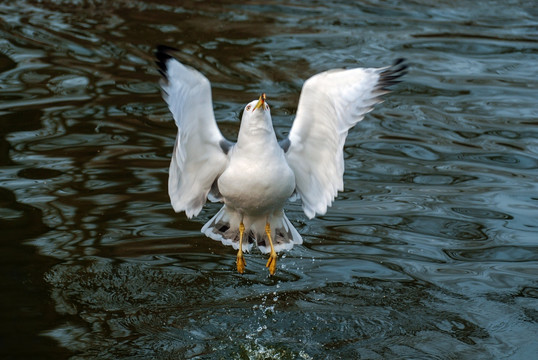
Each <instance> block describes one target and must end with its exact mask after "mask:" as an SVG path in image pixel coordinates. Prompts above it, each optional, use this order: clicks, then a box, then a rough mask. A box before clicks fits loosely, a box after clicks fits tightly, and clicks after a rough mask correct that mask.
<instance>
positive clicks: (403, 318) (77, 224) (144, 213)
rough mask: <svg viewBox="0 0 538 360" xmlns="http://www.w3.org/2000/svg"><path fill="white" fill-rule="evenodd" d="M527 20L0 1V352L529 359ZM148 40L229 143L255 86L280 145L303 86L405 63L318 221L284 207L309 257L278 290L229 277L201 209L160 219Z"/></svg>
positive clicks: (170, 133) (535, 150)
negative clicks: (200, 75)
mask: <svg viewBox="0 0 538 360" xmlns="http://www.w3.org/2000/svg"><path fill="white" fill-rule="evenodd" d="M537 15H538V14H537V13H536V10H535V9H534V7H532V6H531V4H530V3H526V2H523V1H520V2H518V1H513V2H510V3H506V2H501V1H493V2H491V1H489V2H485V1H484V2H475V3H473V4H472V5H471V4H470V3H467V2H461V1H456V2H453V1H452V2H446V3H444V2H440V3H437V4H436V6H431V5H430V4H429V3H423V2H420V1H413V2H404V3H399V2H390V1H389V2H386V1H384V2H377V1H369V2H364V3H362V4H360V5H359V4H353V3H346V2H344V3H341V2H338V1H329V2H324V3H322V4H305V3H303V2H297V3H293V2H291V3H290V2H279V1H262V2H256V3H249V4H239V3H237V4H236V3H234V2H231V1H225V2H215V3H211V2H204V3H199V2H186V3H185V4H181V5H179V4H177V3H176V2H171V1H166V0H156V1H128V2H127V1H118V2H112V3H111V2H105V1H76V2H73V1H63V0H56V1H53V0H50V1H32V0H24V1H18V2H13V3H11V2H7V3H3V4H0V17H1V19H2V21H1V22H0V31H1V35H2V36H1V37H0V39H1V40H0V49H1V51H0V93H1V99H2V101H0V166H1V167H0V202H1V204H2V206H1V207H0V230H1V240H2V242H1V251H0V254H1V255H0V256H1V261H0V264H1V265H0V267H1V269H2V274H4V288H5V289H6V290H5V291H6V292H5V293H4V294H7V295H4V296H3V297H2V300H1V303H0V305H1V308H2V309H3V313H2V315H1V316H2V317H1V319H2V323H3V325H4V326H3V327H2V330H1V331H0V349H1V350H0V354H2V355H3V356H7V357H9V358H17V357H21V358H23V357H24V358H32V357H34V358H35V357H39V358H51V359H52V358H54V359H58V358H69V357H72V358H76V359H86V358H88V359H91V358H140V359H145V358H216V359H218V358H235V359H266V358H279V359H280V358H282V359H317V358H329V359H348V358H365V359H382V358H428V359H429V358H451V357H463V358H472V359H482V358H483V359H491V358H521V359H525V358H531V357H532V356H533V355H534V354H535V353H536V352H537V351H538V347H537V345H536V343H535V341H534V339H535V337H536V334H537V333H538V324H537V322H538V314H537V311H536V309H537V308H538V300H537V299H538V282H537V281H536V279H537V276H538V240H537V239H538V229H537V225H536V214H537V213H538V212H537V211H538V195H537V194H538V191H537V190H538V185H537V182H536V178H537V176H538V172H537V169H538V141H537V139H538V129H537V125H538V122H537V121H536V119H537V118H538V107H537V106H536V88H537V84H538V82H537V81H536V79H538V76H537V75H538V72H537V69H536V66H535V64H536V60H537V52H538V51H537V50H538V47H537V42H536V32H535V29H536V25H537V23H536V19H537V18H538V17H537ZM158 43H164V44H168V45H173V46H176V47H180V48H181V49H182V53H181V55H180V56H181V59H182V60H183V61H185V62H186V63H188V64H190V65H192V66H194V67H195V68H197V69H200V70H201V71H202V72H204V73H205V74H206V75H207V76H208V78H209V79H210V80H211V81H212V83H213V97H214V100H215V112H216V116H217V118H218V119H221V121H220V123H219V124H220V127H221V129H222V132H223V133H224V134H225V135H226V136H228V137H230V138H233V137H234V136H236V132H237V128H238V125H239V120H238V112H239V110H240V109H241V108H242V107H243V105H244V104H245V103H247V102H248V101H250V100H252V99H254V98H255V97H256V96H257V94H259V93H260V92H265V93H267V94H268V100H269V102H270V103H271V106H272V110H273V111H272V112H273V120H274V124H275V127H276V132H277V134H280V135H285V134H286V133H287V131H288V130H289V126H290V124H291V121H292V120H293V114H294V111H295V106H296V103H297V100H298V95H299V91H300V88H301V85H302V82H303V81H304V79H306V78H307V77H308V76H311V75H312V74H315V73H317V72H320V71H323V70H326V69H329V68H333V67H339V66H357V64H359V65H368V66H380V65H384V64H390V63H391V62H392V60H393V59H394V58H396V57H402V56H403V57H406V58H408V59H409V60H410V62H411V63H412V67H411V70H410V73H409V75H408V76H407V78H406V81H405V82H404V83H402V84H401V85H399V86H398V87H396V91H395V92H394V93H392V94H391V95H390V96H388V97H387V99H386V102H385V103H384V104H383V105H381V106H378V108H377V109H376V110H375V111H374V112H373V113H371V114H370V115H369V116H368V117H367V118H366V119H365V121H363V122H362V123H360V124H359V126H357V128H356V129H355V130H353V131H352V132H351V133H350V136H349V138H348V141H347V147H346V149H345V156H346V175H345V179H344V181H345V187H346V190H345V191H344V192H343V193H341V194H340V197H339V200H338V201H337V202H336V203H335V204H334V205H333V207H332V208H331V209H330V211H329V212H328V213H327V214H326V215H325V216H321V217H319V218H317V219H314V220H307V219H306V217H305V216H304V215H303V214H302V212H301V209H300V205H299V204H297V203H292V204H290V205H289V206H288V210H287V213H288V216H289V218H290V219H292V221H293V222H294V225H295V226H296V227H297V229H298V230H299V231H300V233H301V234H302V236H303V238H304V240H305V243H304V245H303V246H302V247H297V248H295V249H293V251H291V252H289V253H287V254H285V255H283V256H282V260H280V261H279V269H278V271H277V275H276V276H275V277H271V278H269V277H267V273H266V272H265V271H264V264H265V259H264V257H263V256H261V255H260V254H258V253H253V254H250V255H248V256H247V257H248V259H247V262H248V263H249V268H248V269H247V272H246V274H244V275H243V276H241V275H239V274H236V272H235V270H234V269H235V267H234V261H235V256H234V254H233V253H232V252H231V250H230V248H227V247H224V246H222V245H221V244H220V243H217V242H214V241H212V240H210V239H207V238H205V237H203V236H202V235H201V234H200V232H199V229H200V228H201V225H202V224H203V223H205V222H206V221H207V220H209V218H210V217H211V216H212V215H213V214H214V213H215V211H216V210H217V208H218V206H217V205H215V204H213V205H211V204H209V205H208V206H206V208H205V209H204V210H203V212H202V213H201V215H200V217H199V218H197V219H195V220H194V221H187V219H186V218H185V216H184V215H183V214H179V215H178V214H174V213H173V211H172V209H171V206H170V205H169V202H168V196H167V193H166V181H167V172H168V163H169V158H170V154H171V151H172V147H173V141H174V138H175V126H174V124H173V123H172V121H171V117H170V115H169V113H168V110H167V108H166V105H165V103H164V101H162V99H161V97H160V90H159V87H158V79H159V77H158V74H157V71H156V70H155V66H154V65H153V56H152V52H153V50H154V47H155V45H156V44H158ZM14 328H16V329H18V331H17V333H16V334H14V333H13V332H12V329H14ZM28 344H32V346H31V347H30V346H28ZM448 354H450V355H448Z"/></svg>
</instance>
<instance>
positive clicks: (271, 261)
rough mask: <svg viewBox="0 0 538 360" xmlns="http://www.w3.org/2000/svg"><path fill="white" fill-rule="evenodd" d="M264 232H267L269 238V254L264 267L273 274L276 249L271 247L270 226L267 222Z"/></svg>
mask: <svg viewBox="0 0 538 360" xmlns="http://www.w3.org/2000/svg"><path fill="white" fill-rule="evenodd" d="M265 233H266V234H267V238H268V239H269V245H270V246H271V254H269V260H268V261H267V265H265V267H268V268H269V274H271V275H274V274H275V272H276V259H277V256H276V251H275V248H274V247H273V239H271V226H270V225H269V223H266V224H265Z"/></svg>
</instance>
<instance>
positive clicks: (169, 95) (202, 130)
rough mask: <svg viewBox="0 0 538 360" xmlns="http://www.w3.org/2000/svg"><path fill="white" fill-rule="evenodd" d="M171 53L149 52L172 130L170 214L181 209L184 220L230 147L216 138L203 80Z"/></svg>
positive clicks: (205, 194) (198, 207)
mask: <svg viewBox="0 0 538 360" xmlns="http://www.w3.org/2000/svg"><path fill="white" fill-rule="evenodd" d="M174 50H175V49H173V48H169V47H166V46H159V47H158V48H157V51H156V53H155V55H156V57H157V61H156V63H157V65H158V66H159V68H160V72H161V74H162V75H163V76H164V77H165V80H164V81H162V82H161V87H162V89H163V97H164V99H165V100H166V102H167V104H168V107H169V108H170V111H171V112H172V115H173V117H174V120H175V123H176V125H177V129H178V131H177V138H176V143H175V146H174V153H173V155H172V161H171V163H170V172H169V177H168V194H169V195H170V201H171V203H172V206H173V208H174V210H175V211H176V212H180V211H185V213H186V215H187V216H188V217H189V218H190V217H192V216H196V215H198V213H199V212H200V210H202V207H203V206H204V204H205V202H206V200H207V197H208V194H209V192H210V191H211V187H212V185H213V183H214V182H215V180H216V179H217V178H218V176H219V175H220V174H222V172H223V171H224V169H225V168H226V165H227V163H228V156H227V153H228V150H229V148H230V147H231V146H232V143H230V142H229V141H227V140H226V139H225V138H224V137H223V136H222V134H221V132H220V130H219V128H218V126H217V123H216V121H215V115H214V113H213V103H212V99H211V84H210V83H209V80H207V78H206V77H205V76H203V75H202V74H201V73H199V72H198V71H196V70H194V69H192V68H190V67H187V66H185V65H183V64H181V63H180V62H179V61H178V60H177V59H175V58H174V57H173V56H172V55H171V52H172V51H174Z"/></svg>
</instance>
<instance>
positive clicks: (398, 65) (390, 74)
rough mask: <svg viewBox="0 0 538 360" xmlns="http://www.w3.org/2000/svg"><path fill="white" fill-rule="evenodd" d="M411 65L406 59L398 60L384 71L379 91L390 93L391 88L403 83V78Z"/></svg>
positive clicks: (378, 84) (379, 82)
mask: <svg viewBox="0 0 538 360" xmlns="http://www.w3.org/2000/svg"><path fill="white" fill-rule="evenodd" d="M408 68H409V64H407V60H406V59H405V58H397V59H396V60H395V61H394V63H393V64H392V65H391V66H390V67H388V68H386V69H385V70H383V71H382V72H381V74H380V77H379V81H378V83H377V88H378V89H379V90H384V91H389V90H390V89H389V87H391V86H393V85H396V84H399V83H401V80H399V78H401V77H402V76H404V75H405V74H407V69H408Z"/></svg>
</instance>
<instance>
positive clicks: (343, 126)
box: [156, 46, 407, 275]
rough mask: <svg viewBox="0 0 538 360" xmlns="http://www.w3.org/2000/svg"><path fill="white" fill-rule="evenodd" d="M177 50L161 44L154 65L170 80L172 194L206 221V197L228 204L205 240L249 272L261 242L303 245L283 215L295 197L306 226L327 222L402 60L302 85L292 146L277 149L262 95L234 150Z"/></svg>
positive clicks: (275, 246) (178, 207) (200, 82)
mask: <svg viewBox="0 0 538 360" xmlns="http://www.w3.org/2000/svg"><path fill="white" fill-rule="evenodd" d="M174 51H177V50H176V49H173V48H170V47H167V46H159V47H158V48H157V51H156V57H157V61H156V63H157V65H158V66H159V68H160V72H161V74H162V75H163V76H164V77H165V79H164V80H163V81H162V82H161V86H162V89H163V92H164V94H163V97H164V99H165V100H166V102H167V104H168V107H169V108H170V111H171V113H172V115H173V117H174V120H175V123H176V125H177V128H178V132H177V138H176V143H175V146H174V152H173V155H172V161H171V163H170V173H169V180H168V192H169V195H170V200H171V203H172V206H173V208H174V210H175V211H176V212H181V211H184V212H185V214H186V215H187V217H188V218H192V217H193V216H196V215H198V214H199V213H200V211H201V210H202V207H203V206H204V204H205V203H206V201H207V199H209V200H210V201H213V202H216V201H219V202H223V203H224V205H223V206H222V208H221V209H220V211H219V212H218V213H217V214H216V215H215V216H214V217H213V218H212V219H211V220H209V221H208V222H207V223H206V224H205V225H204V226H203V227H202V232H203V233H204V234H205V235H207V236H208V237H210V238H212V239H215V240H219V241H221V242H222V243H223V244H225V245H232V246H233V247H234V249H236V250H238V252H237V270H238V271H239V273H243V272H244V271H245V265H246V264H245V260H244V257H243V252H244V251H247V252H248V251H250V250H251V248H252V245H253V244H254V243H256V245H257V246H258V248H259V249H260V251H261V252H262V253H270V255H269V260H268V261H267V265H266V267H268V268H269V273H270V274H271V275H274V273H275V271H276V263H277V252H279V251H281V250H289V249H291V248H292V247H293V245H294V244H301V243H302V242H303V240H302V238H301V236H300V235H299V233H298V232H297V230H296V229H295V228H294V227H293V225H292V224H291V223H290V221H289V220H288V218H287V217H286V215H285V214H284V210H283V208H284V205H285V204H286V202H287V201H288V199H290V198H299V199H301V201H302V207H303V211H304V213H305V214H306V216H307V217H308V218H310V219H311V218H313V217H314V216H316V214H320V215H322V214H325V212H326V211H327V207H328V206H331V204H332V201H333V200H334V198H335V197H336V195H337V193H338V191H342V190H343V188H344V182H343V175H344V156H343V148H344V142H345V140H346V136H347V134H348V131H349V129H350V128H351V127H353V126H354V125H355V124H357V122H359V121H361V120H362V119H363V118H364V115H365V114H366V113H368V112H370V111H371V110H372V109H373V106H374V105H375V104H377V103H379V102H381V101H382V100H381V99H380V96H381V95H383V94H386V93H388V92H389V89H388V87H389V86H390V85H394V84H396V83H398V82H399V81H397V79H398V78H399V77H400V76H402V75H404V74H405V73H406V71H405V69H406V68H407V65H406V64H405V63H404V59H398V60H396V62H394V64H393V65H392V66H388V67H382V68H354V69H333V70H329V71H325V72H322V73H319V74H317V75H314V76H312V77H311V78H309V79H308V80H307V81H306V82H305V83H304V85H303V89H302V91H301V96H300V98H299V104H298V106H297V114H296V116H295V120H294V122H293V125H292V127H291V130H290V132H289V135H288V137H287V138H286V139H284V140H282V141H280V142H279V141H278V140H277V137H276V135H275V131H274V129H273V123H272V120H271V112H270V110H269V105H268V104H267V101H266V97H265V94H262V95H261V96H260V97H259V99H258V100H254V101H251V102H250V103H249V104H248V105H247V106H246V107H245V108H244V111H243V115H242V118H241V126H240V129H239V134H238V137H237V142H236V143H232V142H230V141H228V140H226V139H225V138H224V137H223V136H222V134H221V132H220V130H219V128H218V126H217V123H216V121H215V116H214V113H213V104H212V99H211V84H210V82H209V80H208V79H207V78H206V77H205V76H204V75H202V74H201V73H199V72H198V71H196V70H194V69H193V68H191V67H188V66H185V65H183V64H182V63H180V62H179V61H178V60H177V59H176V58H174V56H173V55H172V53H173V52H174Z"/></svg>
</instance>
